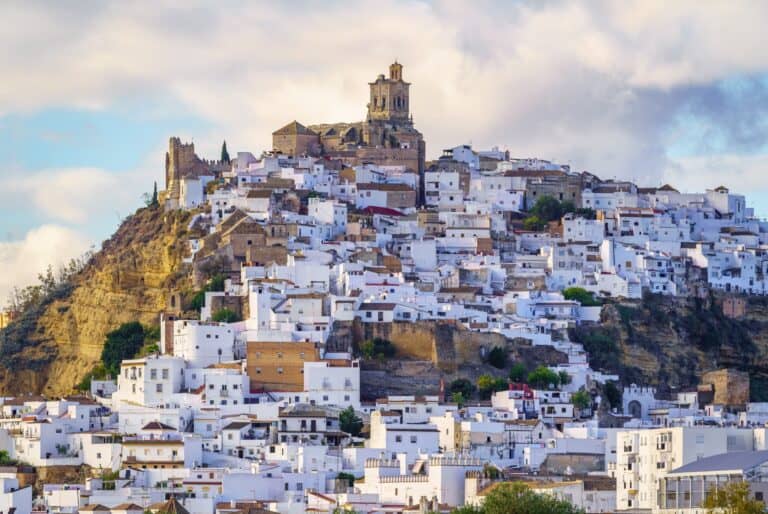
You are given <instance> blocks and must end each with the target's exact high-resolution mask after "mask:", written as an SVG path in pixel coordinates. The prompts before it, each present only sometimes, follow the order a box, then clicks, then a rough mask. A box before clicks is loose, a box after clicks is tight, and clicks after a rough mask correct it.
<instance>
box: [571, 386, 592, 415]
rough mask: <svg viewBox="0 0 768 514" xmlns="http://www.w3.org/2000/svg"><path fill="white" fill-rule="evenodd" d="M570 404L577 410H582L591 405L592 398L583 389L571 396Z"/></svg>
mask: <svg viewBox="0 0 768 514" xmlns="http://www.w3.org/2000/svg"><path fill="white" fill-rule="evenodd" d="M571 403H572V404H573V406H574V407H576V408H577V409H579V410H584V409H586V408H587V407H589V406H590V405H591V404H592V397H591V396H590V395H589V393H588V392H586V391H584V390H583V389H582V390H580V391H576V392H575V393H573V394H572V395H571Z"/></svg>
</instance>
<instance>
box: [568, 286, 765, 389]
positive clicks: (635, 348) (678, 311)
mask: <svg viewBox="0 0 768 514" xmlns="http://www.w3.org/2000/svg"><path fill="white" fill-rule="evenodd" d="M745 300H746V302H745V309H744V310H743V311H742V312H739V313H738V314H739V316H738V317H734V316H732V314H733V313H731V312H727V313H724V311H723V308H722V306H723V304H724V303H726V305H728V303H727V302H729V299H728V298H724V297H718V296H707V297H705V298H695V297H692V298H670V297H662V296H657V295H646V296H645V297H644V298H643V300H642V301H622V302H617V303H610V304H607V305H606V306H604V307H603V310H602V313H601V323H600V324H598V325H592V326H580V327H577V328H575V329H573V330H572V331H571V338H572V339H573V340H575V341H578V342H581V343H582V344H583V345H584V348H585V349H586V350H587V352H589V360H590V364H591V365H592V367H593V368H596V369H604V370H608V371H611V372H614V373H619V374H620V376H621V379H622V382H624V383H625V385H626V384H630V383H632V382H634V383H637V384H643V385H652V386H655V387H656V388H657V389H658V390H659V392H661V393H671V392H673V391H675V390H680V389H687V388H692V387H696V386H697V385H698V384H699V383H701V379H702V376H703V375H704V374H706V373H708V372H711V371H714V370H717V369H721V368H732V369H737V370H740V371H744V372H747V373H748V374H749V382H750V397H751V400H752V401H765V399H768V387H766V386H768V302H766V299H764V298H759V297H749V298H745ZM731 303H732V302H731ZM726 314H727V315H726Z"/></svg>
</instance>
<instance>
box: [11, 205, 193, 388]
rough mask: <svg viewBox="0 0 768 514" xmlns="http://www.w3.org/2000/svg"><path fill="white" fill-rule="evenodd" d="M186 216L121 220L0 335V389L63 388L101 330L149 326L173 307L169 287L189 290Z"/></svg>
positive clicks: (96, 344) (74, 379) (87, 364)
mask: <svg viewBox="0 0 768 514" xmlns="http://www.w3.org/2000/svg"><path fill="white" fill-rule="evenodd" d="M189 219H190V215H189V213H185V212H180V211H179V212H168V213H165V212H163V211H162V209H158V208H154V209H153V208H146V209H140V210H139V211H137V212H136V213H135V214H134V215H132V216H130V217H129V218H128V219H126V220H125V221H124V222H123V223H122V225H121V226H120V228H119V229H118V230H117V232H116V233H115V234H114V235H113V236H112V237H111V238H110V239H109V240H108V241H105V242H104V244H103V247H102V250H101V251H99V252H98V253H97V254H95V255H94V257H93V259H92V260H91V261H90V262H89V264H88V265H87V266H86V267H85V269H84V270H83V271H82V272H80V273H79V274H78V275H77V276H75V277H73V279H72V284H71V287H68V288H66V291H65V292H63V293H62V294H61V295H60V297H59V298H56V299H54V300H53V301H51V302H49V303H47V304H46V305H45V306H44V307H43V308H41V309H39V310H38V312H36V313H35V314H34V315H31V316H28V317H27V318H26V319H25V320H23V322H24V323H25V324H26V325H27V326H24V327H22V329H21V330H16V331H15V332H14V333H13V334H11V335H10V336H9V335H8V334H3V337H2V338H0V341H1V343H0V394H3V395H14V394H22V393H24V394H26V393H30V392H33V393H43V394H46V395H51V396H56V395H62V394H68V393H71V392H72V390H73V387H74V386H75V385H76V384H77V383H78V382H79V381H80V380H81V379H82V377H83V376H84V375H85V373H87V372H88V371H90V370H91V369H92V368H93V367H94V365H95V364H96V363H97V362H98V361H99V359H100V356H101V349H102V346H103V344H104V340H105V336H106V334H107V333H108V332H110V331H111V330H114V329H115V328H117V327H118V326H119V325H120V324H122V323H126V322H129V321H139V322H141V323H143V324H147V325H152V324H157V322H158V313H159V312H161V311H163V310H166V309H168V308H173V306H169V305H168V303H169V302H170V301H171V300H170V298H171V297H172V295H171V292H173V291H178V290H180V289H184V288H188V287H189V279H188V276H189V273H188V271H187V269H186V268H187V266H186V265H183V264H182V259H183V256H184V255H183V254H184V251H185V247H186V243H185V237H184V236H185V235H186V229H187V224H188V223H189ZM173 301H175V300H173ZM14 337H15V338H16V340H14V339H13V338H14Z"/></svg>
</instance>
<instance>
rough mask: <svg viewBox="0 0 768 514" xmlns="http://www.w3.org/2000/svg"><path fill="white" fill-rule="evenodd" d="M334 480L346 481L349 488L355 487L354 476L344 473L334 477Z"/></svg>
mask: <svg viewBox="0 0 768 514" xmlns="http://www.w3.org/2000/svg"><path fill="white" fill-rule="evenodd" d="M336 480H346V481H347V484H349V487H352V486H353V485H355V475H353V474H352V473H345V472H344V471H342V472H340V473H339V474H338V475H336Z"/></svg>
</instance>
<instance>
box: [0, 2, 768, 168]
mask: <svg viewBox="0 0 768 514" xmlns="http://www.w3.org/2000/svg"><path fill="white" fill-rule="evenodd" d="M766 18H768V4H766V3H761V2H752V3H731V2H712V3H709V4H707V8H706V9H703V8H701V4H700V2H697V1H694V0H683V1H679V2H673V3H670V2H666V1H661V0H659V1H650V0H636V1H632V2H625V1H620V2H619V1H606V2H597V3H594V2H585V3H580V2H572V1H563V2H522V3H514V4H512V3H509V2H471V3H469V2H445V3H443V2H440V3H434V4H432V3H427V2H421V1H398V0H389V1H387V0H385V1H384V2H381V1H379V2H356V3H354V4H350V3H346V2H344V3H333V2H323V3H309V4H300V5H296V4H293V3H288V4H273V3H267V4H261V3H260V4H254V3H252V2H242V3H241V2H234V3H228V4H226V6H221V5H210V6H205V5H196V6H194V7H192V8H188V9H178V8H177V7H176V6H175V5H173V3H162V2H161V3H159V4H158V5H155V4H153V7H152V8H151V9H147V8H146V6H144V5H141V4H132V3H126V2H122V3H109V4H91V5H89V6H88V7H85V6H84V7H83V9H81V10H80V11H77V10H73V9H72V6H66V8H64V7H61V6H58V5H57V4H53V5H36V4H33V5H32V6H24V8H20V7H18V6H14V5H11V4H6V5H4V6H0V20H3V21H0V25H5V26H4V27H3V30H0V44H4V46H5V47H7V48H15V49H16V51H13V52H5V53H3V54H0V68H1V69H3V70H7V71H6V74H5V75H4V84H5V86H6V87H4V88H1V89H0V113H1V112H4V111H5V112H9V111H14V110H18V109H38V108H41V107H46V106H58V105H76V106H88V107H96V108H98V107H103V106H109V105H112V104H115V103H119V102H121V101H122V100H124V99H125V98H126V97H132V98H138V99H141V98H146V97H147V96H153V95H154V96H159V97H169V98H172V99H174V100H175V101H180V102H181V103H182V105H184V106H185V107H186V108H188V109H189V110H190V111H191V112H192V113H194V114H196V115H198V116H202V117H204V118H205V119H207V120H210V121H213V122H214V123H215V124H216V125H217V126H218V127H219V128H220V132H219V133H218V134H217V137H216V138H215V140H211V141H198V146H199V147H200V149H201V151H204V152H210V154H214V153H215V152H216V151H217V150H218V145H219V144H220V141H219V139H220V136H221V135H224V136H225V137H226V138H227V139H228V140H229V141H230V147H231V148H233V149H236V150H237V149H248V150H257V151H258V150H260V149H263V148H267V147H269V145H270V133H271V131H272V130H274V129H275V128H277V127H279V126H281V125H282V124H284V123H286V122H288V121H290V120H291V119H294V118H297V119H299V120H301V121H304V122H305V123H312V122H321V121H342V120H356V119H360V118H362V117H363V115H364V108H365V102H366V100H367V91H366V82H367V81H369V80H371V79H372V78H373V77H375V75H376V74H378V73H380V72H383V71H385V69H386V65H387V64H388V63H389V62H390V61H391V60H392V59H394V58H395V57H396V58H398V59H399V60H400V61H401V62H403V63H404V64H405V65H406V70H405V73H406V78H407V79H408V80H410V81H412V82H413V84H414V86H413V91H412V95H413V99H412V102H411V105H412V106H413V111H414V116H415V120H416V123H417V126H418V127H419V128H420V129H421V130H422V131H423V132H424V133H425V135H426V138H427V144H428V153H429V154H430V155H433V156H434V155H437V154H439V150H440V149H441V148H443V147H445V146H449V145H453V144H456V143H460V142H466V141H469V140H472V141H473V142H474V143H475V144H476V146H489V145H492V144H500V145H502V146H507V147H509V148H510V149H511V150H513V151H514V152H515V153H518V154H521V155H539V156H543V157H557V158H560V159H562V160H568V159H571V160H573V161H574V163H575V164H577V165H578V167H584V168H589V169H591V170H593V171H595V172H597V173H602V174H605V175H609V176H611V175H617V176H631V175H632V174H633V172H634V170H632V169H631V168H632V166H633V164H632V163H634V162H636V161H637V160H638V158H640V157H641V156H642V157H644V159H645V161H646V173H652V174H653V175H654V176H655V177H658V176H659V175H660V173H661V171H662V170H663V169H665V168H666V166H667V163H666V162H665V156H664V146H663V145H664V141H663V130H662V128H663V127H664V126H665V125H666V124H667V123H668V121H669V117H671V116H673V115H674V110H675V107H676V106H677V105H676V103H675V102H678V101H679V99H677V98H674V97H667V96H663V95H665V94H667V95H668V94H671V93H672V92H674V90H676V89H679V88H685V87H693V86H697V85H701V84H712V83H713V82H714V81H717V80H719V79H722V78H726V77H730V76H733V75H734V74H750V73H755V72H758V71H764V70H766V69H768V53H766V52H764V51H762V47H763V42H764V38H763V26H762V20H765V19H766ZM30 26H34V27H35V28H36V30H34V31H32V30H27V28H28V27H30ZM6 28H7V30H5V29H6ZM40 34H45V37H43V38H41V37H40ZM53 78H55V80H54V79H53ZM649 91H653V92H656V93H657V94H656V95H654V94H649ZM19 92H23V94H19ZM658 95H662V97H659V96H658ZM222 132H225V133H224V134H222ZM649 155H650V159H649Z"/></svg>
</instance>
